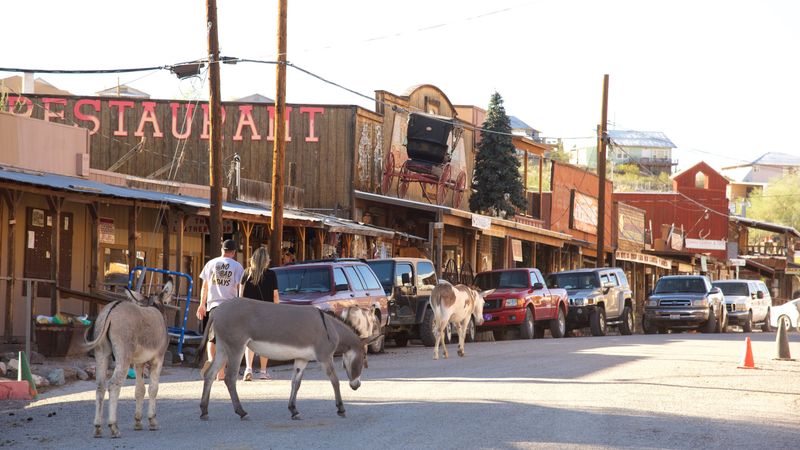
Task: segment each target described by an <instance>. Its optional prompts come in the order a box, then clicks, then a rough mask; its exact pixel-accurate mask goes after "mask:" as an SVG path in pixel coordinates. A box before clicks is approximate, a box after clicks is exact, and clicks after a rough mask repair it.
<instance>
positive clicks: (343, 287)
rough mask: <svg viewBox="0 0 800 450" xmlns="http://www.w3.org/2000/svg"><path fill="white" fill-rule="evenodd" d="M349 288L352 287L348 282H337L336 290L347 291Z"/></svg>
mask: <svg viewBox="0 0 800 450" xmlns="http://www.w3.org/2000/svg"><path fill="white" fill-rule="evenodd" d="M349 289H350V286H348V285H347V284H337V285H336V292H342V291H347V290H349Z"/></svg>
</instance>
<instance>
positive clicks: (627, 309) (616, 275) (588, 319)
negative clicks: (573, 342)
mask: <svg viewBox="0 0 800 450" xmlns="http://www.w3.org/2000/svg"><path fill="white" fill-rule="evenodd" d="M547 285H548V286H550V287H551V288H562V289H566V291H567V295H568V296H569V313H568V314H567V329H568V330H574V329H576V328H582V327H585V326H589V327H590V328H591V329H592V335H594V336H604V335H605V334H606V331H608V326H609V325H615V326H617V327H618V328H619V332H620V334H632V333H633V330H634V319H633V312H634V310H635V308H634V303H633V295H632V292H631V288H630V285H628V278H627V277H626V276H625V272H624V271H623V270H622V269H619V268H616V267H605V268H601V269H578V270H568V271H566V272H558V273H553V274H550V276H548V277H547Z"/></svg>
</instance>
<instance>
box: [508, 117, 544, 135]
mask: <svg viewBox="0 0 800 450" xmlns="http://www.w3.org/2000/svg"><path fill="white" fill-rule="evenodd" d="M508 120H509V122H511V129H512V130H522V129H524V130H534V131H537V132H538V131H539V130H537V129H535V128H533V127H532V126H530V125H528V124H527V123H525V122H523V121H522V119H520V118H518V117H516V116H508Z"/></svg>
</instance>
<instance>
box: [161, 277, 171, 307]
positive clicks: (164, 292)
mask: <svg viewBox="0 0 800 450" xmlns="http://www.w3.org/2000/svg"><path fill="white" fill-rule="evenodd" d="M173 290H174V285H173V284H172V278H171V277H170V278H169V279H167V282H166V283H164V288H163V289H161V294H159V297H160V299H161V303H162V304H168V303H169V302H171V301H172V291H173Z"/></svg>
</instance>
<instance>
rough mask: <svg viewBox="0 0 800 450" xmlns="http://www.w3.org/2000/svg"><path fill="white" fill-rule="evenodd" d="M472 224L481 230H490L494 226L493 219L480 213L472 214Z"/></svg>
mask: <svg viewBox="0 0 800 450" xmlns="http://www.w3.org/2000/svg"><path fill="white" fill-rule="evenodd" d="M472 226H473V227H475V228H478V229H480V230H488V229H489V228H491V227H492V219H491V218H490V217H487V216H482V215H480V214H473V215H472Z"/></svg>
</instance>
